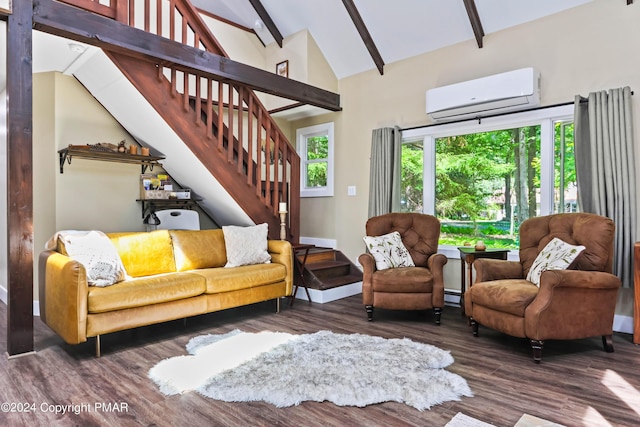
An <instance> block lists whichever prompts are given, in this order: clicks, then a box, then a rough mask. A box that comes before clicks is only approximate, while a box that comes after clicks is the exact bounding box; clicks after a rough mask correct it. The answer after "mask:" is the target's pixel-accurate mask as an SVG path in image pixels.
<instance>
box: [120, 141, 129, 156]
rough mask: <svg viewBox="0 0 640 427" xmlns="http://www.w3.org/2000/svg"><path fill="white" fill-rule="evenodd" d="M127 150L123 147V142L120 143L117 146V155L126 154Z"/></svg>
mask: <svg viewBox="0 0 640 427" xmlns="http://www.w3.org/2000/svg"><path fill="white" fill-rule="evenodd" d="M126 152H127V149H126V147H125V146H124V140H122V141H120V143H119V144H118V153H126Z"/></svg>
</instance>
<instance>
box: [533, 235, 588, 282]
mask: <svg viewBox="0 0 640 427" xmlns="http://www.w3.org/2000/svg"><path fill="white" fill-rule="evenodd" d="M584 250H585V247H584V246H582V245H570V244H569V243H566V242H563V241H562V240H560V239H558V238H557V237H554V238H553V239H552V240H551V241H550V242H549V243H547V245H546V246H545V247H544V248H543V249H542V250H541V251H540V253H539V254H538V256H537V257H536V259H535V260H534V261H533V264H531V268H530V269H529V273H528V274H527V280H529V281H530V282H533V283H534V284H535V285H536V286H540V275H542V272H543V271H546V270H566V269H567V268H569V266H570V265H571V264H572V263H573V261H574V260H575V259H576V258H577V257H578V255H580V253H581V252H582V251H584Z"/></svg>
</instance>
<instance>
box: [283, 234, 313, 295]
mask: <svg viewBox="0 0 640 427" xmlns="http://www.w3.org/2000/svg"><path fill="white" fill-rule="evenodd" d="M291 247H292V248H293V270H294V272H293V283H294V285H295V288H294V289H293V293H292V294H291V302H289V306H290V307H293V302H294V301H295V299H296V294H297V293H298V288H299V287H300V286H302V287H303V288H304V290H305V291H306V292H307V299H308V300H309V302H311V295H309V288H308V286H307V281H306V280H305V278H304V269H305V265H306V264H307V256H309V249H311V248H314V247H315V245H307V244H302V243H299V244H292V245H291ZM298 253H300V255H302V254H304V255H302V261H301V260H300V258H298Z"/></svg>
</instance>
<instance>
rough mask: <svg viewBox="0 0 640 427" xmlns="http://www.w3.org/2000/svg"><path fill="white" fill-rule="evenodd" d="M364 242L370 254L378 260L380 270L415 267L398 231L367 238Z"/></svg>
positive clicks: (377, 266)
mask: <svg viewBox="0 0 640 427" xmlns="http://www.w3.org/2000/svg"><path fill="white" fill-rule="evenodd" d="M364 242H365V243H366V245H367V249H368V250H369V253H370V254H371V255H373V258H374V259H375V260H376V268H377V269H378V270H386V269H387V268H396V267H414V266H415V264H414V263H413V259H412V258H411V255H410V254H409V251H408V250H407V248H406V247H405V246H404V244H403V243H402V238H401V237H400V233H398V232H397V231H394V232H392V233H389V234H384V235H382V236H365V237H364Z"/></svg>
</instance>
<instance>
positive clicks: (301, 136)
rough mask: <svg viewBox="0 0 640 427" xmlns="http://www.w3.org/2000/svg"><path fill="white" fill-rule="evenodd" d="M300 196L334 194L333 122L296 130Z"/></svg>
mask: <svg viewBox="0 0 640 427" xmlns="http://www.w3.org/2000/svg"><path fill="white" fill-rule="evenodd" d="M296 140H297V150H298V155H299V156H300V197H330V196H333V123H324V124H321V125H315V126H309V127H306V128H300V129H298V130H297V131H296Z"/></svg>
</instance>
